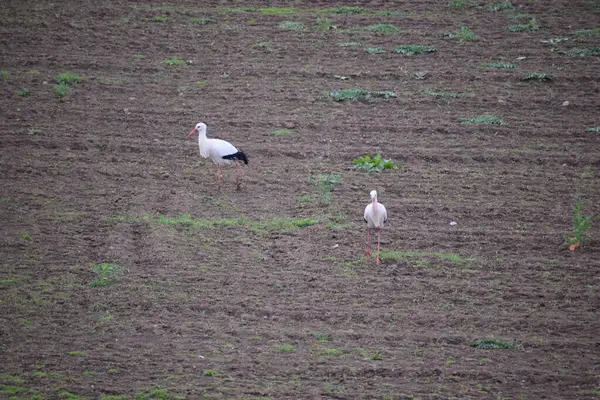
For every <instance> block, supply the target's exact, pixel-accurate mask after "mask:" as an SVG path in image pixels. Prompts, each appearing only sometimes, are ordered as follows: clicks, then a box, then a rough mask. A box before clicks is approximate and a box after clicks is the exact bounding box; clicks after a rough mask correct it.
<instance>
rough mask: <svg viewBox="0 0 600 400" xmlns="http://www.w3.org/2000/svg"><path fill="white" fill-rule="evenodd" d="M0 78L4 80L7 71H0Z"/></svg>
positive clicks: (6, 77)
mask: <svg viewBox="0 0 600 400" xmlns="http://www.w3.org/2000/svg"><path fill="white" fill-rule="evenodd" d="M0 79H2V82H6V80H7V79H8V71H0Z"/></svg>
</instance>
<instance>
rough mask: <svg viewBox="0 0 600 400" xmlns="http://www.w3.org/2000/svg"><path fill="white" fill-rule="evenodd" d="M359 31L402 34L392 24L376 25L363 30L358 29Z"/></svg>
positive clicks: (365, 27) (364, 27)
mask: <svg viewBox="0 0 600 400" xmlns="http://www.w3.org/2000/svg"><path fill="white" fill-rule="evenodd" d="M357 30H360V31H365V32H377V33H398V32H400V31H399V30H398V28H396V27H395V26H394V25H392V24H375V25H368V26H363V27H362V28H358V29H357Z"/></svg>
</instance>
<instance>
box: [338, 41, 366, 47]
mask: <svg viewBox="0 0 600 400" xmlns="http://www.w3.org/2000/svg"><path fill="white" fill-rule="evenodd" d="M337 45H338V46H340V47H357V46H360V43H359V42H340V43H338V44H337Z"/></svg>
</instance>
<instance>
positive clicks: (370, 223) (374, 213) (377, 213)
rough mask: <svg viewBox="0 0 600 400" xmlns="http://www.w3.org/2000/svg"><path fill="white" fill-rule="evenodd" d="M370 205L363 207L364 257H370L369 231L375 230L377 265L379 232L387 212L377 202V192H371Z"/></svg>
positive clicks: (379, 262)
mask: <svg viewBox="0 0 600 400" xmlns="http://www.w3.org/2000/svg"><path fill="white" fill-rule="evenodd" d="M370 194H371V203H370V204H368V205H367V206H366V207H365V213H364V216H363V217H364V219H365V221H366V223H367V252H366V253H365V256H366V257H371V229H377V259H376V261H377V264H381V261H380V260H379V243H380V241H381V230H382V229H383V224H384V222H385V221H386V220H387V211H386V209H385V206H384V205H383V204H381V203H378V202H377V191H375V190H371V193H370Z"/></svg>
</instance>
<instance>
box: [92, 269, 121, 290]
mask: <svg viewBox="0 0 600 400" xmlns="http://www.w3.org/2000/svg"><path fill="white" fill-rule="evenodd" d="M122 270H123V267H121V266H120V265H117V264H94V265H92V271H94V272H95V273H96V274H97V275H98V279H96V280H94V281H92V282H90V286H92V287H99V286H107V285H110V284H111V283H114V281H115V279H116V277H117V276H118V275H119V274H120V273H121V271H122Z"/></svg>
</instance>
